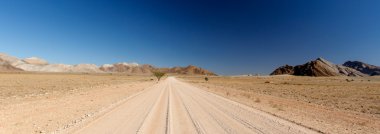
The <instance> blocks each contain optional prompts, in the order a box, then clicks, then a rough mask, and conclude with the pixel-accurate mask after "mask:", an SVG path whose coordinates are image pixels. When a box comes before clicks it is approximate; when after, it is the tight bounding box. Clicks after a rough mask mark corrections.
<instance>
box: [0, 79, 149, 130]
mask: <svg viewBox="0 0 380 134" xmlns="http://www.w3.org/2000/svg"><path fill="white" fill-rule="evenodd" d="M150 79H151V78H150V77H147V76H125V75H106V74H105V75H86V74H28V73H20V74H14V73H13V74H12V73H3V74H0V100H1V101H0V133H1V134H8V133H10V134H12V133H14V134H31V133H50V132H60V131H64V130H66V129H69V128H71V127H72V126H76V125H77V124H81V123H82V122H86V121H90V120H92V117H96V116H97V115H101V114H102V113H105V112H107V111H108V110H109V109H111V108H112V107H114V106H117V105H118V103H120V102H122V101H123V100H124V99H126V98H128V97H129V96H131V95H133V94H136V93H138V92H141V91H143V89H145V88H147V87H149V86H152V85H154V84H155V82H154V81H151V80H150Z"/></svg>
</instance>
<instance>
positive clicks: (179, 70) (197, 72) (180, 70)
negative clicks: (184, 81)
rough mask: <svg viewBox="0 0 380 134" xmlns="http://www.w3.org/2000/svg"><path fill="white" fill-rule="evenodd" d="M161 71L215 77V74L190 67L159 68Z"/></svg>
mask: <svg viewBox="0 0 380 134" xmlns="http://www.w3.org/2000/svg"><path fill="white" fill-rule="evenodd" d="M158 70H159V71H161V72H165V73H175V74H185V75H210V76H214V75H216V74H215V73H213V72H211V71H208V70H206V69H203V68H200V67H197V66H193V65H189V66H187V67H173V68H158Z"/></svg>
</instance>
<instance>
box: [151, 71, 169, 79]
mask: <svg viewBox="0 0 380 134" xmlns="http://www.w3.org/2000/svg"><path fill="white" fill-rule="evenodd" d="M165 74H166V73H164V72H159V71H157V72H153V75H154V76H156V78H157V80H158V81H160V80H161V78H162V77H163V76H164V75H165Z"/></svg>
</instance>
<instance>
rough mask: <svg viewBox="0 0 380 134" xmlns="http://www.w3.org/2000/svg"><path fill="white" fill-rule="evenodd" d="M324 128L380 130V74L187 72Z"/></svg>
mask: <svg viewBox="0 0 380 134" xmlns="http://www.w3.org/2000/svg"><path fill="white" fill-rule="evenodd" d="M180 79H181V80H183V81H186V82H189V83H192V84H194V85H197V86H198V87H200V88H201V89H204V90H206V91H209V92H212V93H215V94H218V95H220V96H223V97H226V98H229V99H231V100H234V101H236V102H240V103H242V104H245V105H248V106H251V107H253V108H255V109H260V110H261V111H265V112H267V113H270V114H273V115H275V116H278V117H280V118H284V119H287V120H289V121H292V122H295V123H297V124H301V125H303V126H307V127H310V128H312V129H314V130H317V131H320V132H323V133H379V132H380V127H379V126H380V77H302V76H288V75H283V76H258V77H209V81H208V82H205V79H204V77H189V76H187V77H181V78H180Z"/></svg>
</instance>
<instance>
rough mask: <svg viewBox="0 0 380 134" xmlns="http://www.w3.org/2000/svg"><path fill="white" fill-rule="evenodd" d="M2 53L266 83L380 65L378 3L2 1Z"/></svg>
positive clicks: (299, 0) (339, 0)
mask: <svg viewBox="0 0 380 134" xmlns="http://www.w3.org/2000/svg"><path fill="white" fill-rule="evenodd" d="M0 52H3V53H7V54H10V55H13V56H17V57H20V58H25V57H31V56H37V57H42V58H44V59H46V60H48V61H50V62H51V63H67V64H78V63H94V64H98V65H101V64H105V63H114V62H121V61H126V62H137V63H147V64H152V65H155V66H159V67H172V66H185V65H189V64H193V65H197V66H201V67H203V68H206V69H209V70H212V71H214V72H216V73H218V74H227V75H233V74H248V73H261V74H269V73H270V72H271V71H272V70H274V69H275V68H276V67H278V66H281V65H284V64H290V65H296V64H302V63H305V62H306V61H309V60H312V59H316V58H317V57H324V58H325V59H327V60H330V61H332V62H334V63H337V64H342V63H343V62H345V61H346V60H361V61H364V62H368V63H371V64H375V65H380V1H379V0H276V1H271V0H257V1H255V0H246V1H245V0H231V1H223V0H199V1H198V0H165V1H159V0H152V1H149V0H136V1H133V0H125V1H121V0H120V1H112V0H104V1H100V0H23V1H21V0H1V1H0Z"/></svg>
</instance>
